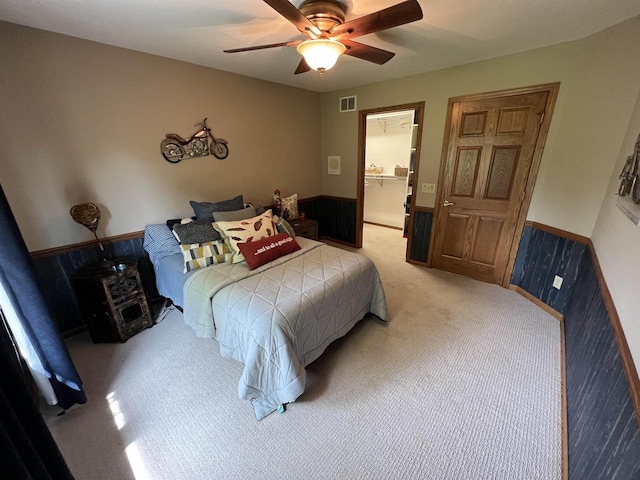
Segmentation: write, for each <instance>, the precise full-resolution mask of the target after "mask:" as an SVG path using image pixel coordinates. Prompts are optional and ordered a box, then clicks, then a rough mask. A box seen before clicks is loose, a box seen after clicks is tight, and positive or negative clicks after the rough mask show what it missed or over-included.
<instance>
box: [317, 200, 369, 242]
mask: <svg viewBox="0 0 640 480" xmlns="http://www.w3.org/2000/svg"><path fill="white" fill-rule="evenodd" d="M315 202H316V205H315V215H316V216H315V218H314V217H309V218H314V219H315V220H317V221H318V230H319V231H318V235H319V236H320V237H328V238H332V239H334V240H339V241H341V242H345V243H350V244H355V243H356V216H357V212H356V201H355V199H349V198H335V197H320V198H318V199H317V200H316V201H315Z"/></svg>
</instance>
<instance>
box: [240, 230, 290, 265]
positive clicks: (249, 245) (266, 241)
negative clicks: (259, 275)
mask: <svg viewBox="0 0 640 480" xmlns="http://www.w3.org/2000/svg"><path fill="white" fill-rule="evenodd" d="M238 248H239V249H240V253H242V256H243V257H244V259H245V260H246V261H247V265H249V269H250V270H253V269H255V268H258V267H260V266H262V265H264V264H265V263H268V262H271V261H272V260H275V259H276V258H280V257H282V256H283V255H286V254H288V253H293V252H295V251H296V250H300V245H298V242H296V241H295V240H294V238H293V237H292V236H291V235H289V234H287V233H279V234H277V235H273V236H271V237H265V238H261V239H260V240H256V241H255V242H244V243H238Z"/></svg>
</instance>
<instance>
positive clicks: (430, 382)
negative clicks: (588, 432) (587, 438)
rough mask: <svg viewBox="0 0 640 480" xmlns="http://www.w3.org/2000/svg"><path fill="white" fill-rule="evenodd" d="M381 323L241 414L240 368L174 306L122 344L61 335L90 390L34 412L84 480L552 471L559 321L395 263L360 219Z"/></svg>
mask: <svg viewBox="0 0 640 480" xmlns="http://www.w3.org/2000/svg"><path fill="white" fill-rule="evenodd" d="M364 242H365V245H364V247H363V249H362V250H361V252H362V253H364V254H367V255H369V256H370V257H372V258H373V259H374V261H375V263H376V265H377V266H378V270H379V272H380V275H381V278H382V281H383V284H384V287H385V291H386V294H387V301H388V305H389V312H390V318H391V321H390V322H389V324H388V325H386V324H384V323H382V322H380V321H379V320H376V319H373V318H366V319H365V320H363V321H362V322H360V323H359V324H357V325H356V326H355V327H354V329H353V330H352V331H351V332H350V333H349V334H348V335H347V336H346V337H345V338H343V339H341V340H339V341H337V342H335V343H334V344H332V345H331V346H330V347H329V349H328V350H327V351H326V352H325V353H324V355H323V356H322V357H320V359H318V360H316V361H315V362H314V363H312V364H311V365H309V366H308V367H307V372H308V375H307V377H308V378H307V389H306V391H305V393H304V394H303V395H302V396H301V397H300V398H299V399H298V401H296V402H295V403H293V404H290V405H288V406H287V411H286V412H285V413H284V414H278V413H274V414H271V415H270V416H268V417H266V418H265V419H264V420H262V421H260V422H257V421H256V420H255V417H254V414H253V409H252V407H251V405H250V404H249V403H248V402H247V401H245V400H240V399H238V396H237V382H238V379H239V377H240V374H241V367H242V366H241V365H240V364H239V363H237V362H236V361H234V360H231V359H227V358H222V357H221V356H220V354H219V352H218V348H217V344H216V343H215V341H214V340H209V339H202V338H196V337H195V335H194V334H193V332H192V331H191V330H190V328H189V327H187V326H186V325H185V324H184V323H183V321H182V314H181V313H180V312H179V311H177V310H171V311H169V312H166V316H165V317H164V319H163V320H162V321H161V322H160V323H159V324H157V325H156V326H154V327H153V328H152V329H149V330H145V331H143V332H141V333H140V334H138V335H136V336H134V337H132V338H131V339H129V341H127V342H126V343H125V344H98V345H95V344H93V343H91V341H90V339H89V337H88V334H86V333H84V334H80V335H76V336H75V337H72V338H70V339H69V340H68V345H69V348H70V351H71V354H72V357H73V359H74V361H75V362H76V366H77V367H78V370H79V373H80V375H81V377H82V379H83V381H84V386H85V389H86V392H87V396H88V398H89V402H88V403H87V404H86V405H83V406H78V407H74V408H72V409H71V410H69V411H68V412H67V413H66V414H65V415H63V416H60V417H50V418H48V419H47V422H48V424H49V427H50V429H51V431H52V433H53V436H54V438H55V439H56V441H57V443H58V445H59V447H60V449H61V450H62V452H63V454H64V456H65V458H66V459H67V462H68V464H69V467H70V468H71V471H72V472H73V473H74V475H75V476H76V478H77V479H78V480H83V479H136V480H141V479H172V480H175V479H214V478H215V479H217V478H220V479H316V478H318V479H325V478H326V479H354V478H360V479H395V478H407V479H408V478H411V479H418V478H421V479H438V480H440V479H456V480H459V479H474V480H475V479H509V480H515V479H526V480H531V479H560V478H561V386H560V382H561V369H560V362H561V353H560V341H561V340H560V325H559V322H558V321H557V320H556V319H555V318H553V317H551V316H550V315H549V314H547V313H545V312H544V311H543V310H541V309H540V308H538V307H537V306H535V305H533V304H532V303H530V302H529V301H528V300H526V299H524V298H523V297H521V296H520V295H518V294H517V293H515V292H512V291H510V290H506V289H503V288H500V287H498V286H495V285H490V284H486V283H481V282H477V281H474V280H471V279H468V278H464V277H460V276H457V275H453V274H449V273H446V272H441V271H437V270H431V269H426V268H423V267H420V266H415V265H411V264H408V263H406V262H405V261H404V255H405V254H404V251H405V245H406V243H405V240H403V239H402V237H401V233H400V231H398V230H392V229H387V228H383V227H376V226H373V225H368V224H365V233H364Z"/></svg>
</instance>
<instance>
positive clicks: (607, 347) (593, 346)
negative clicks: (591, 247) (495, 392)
mask: <svg viewBox="0 0 640 480" xmlns="http://www.w3.org/2000/svg"><path fill="white" fill-rule="evenodd" d="M564 323H565V342H566V346H565V348H566V362H567V363H566V368H567V411H568V436H569V478H570V479H571V480H582V479H585V480H586V479H621V480H622V479H625V480H626V479H631V478H640V431H639V430H638V424H637V422H636V415H635V411H634V405H633V401H632V398H631V395H630V394H629V384H628V382H627V378H626V376H625V373H624V368H623V364H622V360H621V356H620V351H619V350H618V346H617V344H616V340H615V336H614V333H613V329H612V327H611V322H610V320H609V315H608V313H607V309H606V306H605V302H604V300H603V297H602V294H601V292H600V287H599V285H598V280H597V277H596V274H595V271H594V267H593V262H592V260H591V257H590V254H589V252H588V251H585V252H584V254H583V259H582V262H581V268H580V275H579V277H578V279H577V281H576V283H575V285H574V288H573V294H572V296H571V299H570V301H569V303H568V305H567V308H566V312H565V320H564Z"/></svg>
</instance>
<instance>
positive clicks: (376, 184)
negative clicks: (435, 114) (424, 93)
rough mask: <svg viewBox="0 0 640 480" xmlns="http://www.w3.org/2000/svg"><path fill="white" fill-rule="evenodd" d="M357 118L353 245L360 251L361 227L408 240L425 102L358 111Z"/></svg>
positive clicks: (413, 205)
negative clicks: (383, 230) (386, 230)
mask: <svg viewBox="0 0 640 480" xmlns="http://www.w3.org/2000/svg"><path fill="white" fill-rule="evenodd" d="M359 115H360V116H359V132H358V197H357V227H356V245H357V246H358V247H361V246H362V239H363V234H364V233H363V232H364V230H363V225H364V223H365V222H366V223H368V224H373V225H378V226H382V227H386V228H389V229H394V230H397V233H398V236H399V237H403V238H404V239H410V237H411V230H412V223H413V222H412V219H413V211H414V207H415V195H414V188H415V182H416V181H417V178H418V169H419V163H420V144H421V138H422V121H423V116H424V102H420V103H411V104H404V105H395V106H391V107H381V108H376V109H370V110H362V111H360V112H359ZM407 243H408V242H404V245H405V250H406V251H408V249H407ZM409 243H410V242H409Z"/></svg>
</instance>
